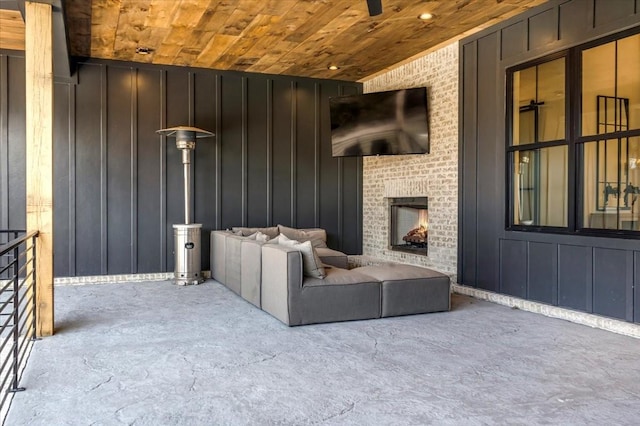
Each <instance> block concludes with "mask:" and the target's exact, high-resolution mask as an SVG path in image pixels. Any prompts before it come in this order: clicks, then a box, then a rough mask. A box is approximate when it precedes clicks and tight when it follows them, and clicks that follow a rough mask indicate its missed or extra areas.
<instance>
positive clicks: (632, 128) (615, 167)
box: [577, 34, 640, 231]
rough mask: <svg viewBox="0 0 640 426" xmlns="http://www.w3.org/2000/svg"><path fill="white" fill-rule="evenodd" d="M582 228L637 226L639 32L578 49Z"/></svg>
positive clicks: (639, 183) (633, 228)
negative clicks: (580, 72)
mask: <svg viewBox="0 0 640 426" xmlns="http://www.w3.org/2000/svg"><path fill="white" fill-rule="evenodd" d="M579 60H580V63H581V69H582V78H581V87H580V89H581V94H582V99H581V101H582V102H581V108H580V110H581V115H580V121H581V125H580V130H581V135H580V137H579V139H578V145H577V148H578V152H579V155H578V160H579V161H580V166H581V170H582V175H581V176H580V182H581V186H580V193H579V196H580V200H581V202H580V206H579V207H581V210H582V215H581V216H580V217H579V221H578V225H579V226H580V227H581V228H582V229H585V230H586V229H599V230H615V231H640V203H638V202H637V201H638V195H639V194H640V162H639V161H638V160H639V159H640V138H639V137H638V136H640V73H638V70H639V69H640V34H635V35H631V36H626V37H623V38H620V39H617V40H613V41H608V42H606V43H602V44H599V45H596V46H590V47H588V48H585V49H582V50H581V51H580V56H579Z"/></svg>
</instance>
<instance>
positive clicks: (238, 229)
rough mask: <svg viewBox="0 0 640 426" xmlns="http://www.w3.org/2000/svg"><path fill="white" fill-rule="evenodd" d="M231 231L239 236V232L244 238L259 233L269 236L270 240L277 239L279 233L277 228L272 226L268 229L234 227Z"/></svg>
mask: <svg viewBox="0 0 640 426" xmlns="http://www.w3.org/2000/svg"><path fill="white" fill-rule="evenodd" d="M231 230H232V231H233V232H234V233H235V234H236V235H238V234H237V233H238V232H239V233H240V235H242V236H243V237H248V236H249V235H251V234H255V233H256V232H258V231H260V232H262V233H263V234H267V235H268V236H269V238H273V237H276V236H277V235H278V233H279V231H278V227H277V226H270V227H268V228H243V227H240V226H234V227H233V228H231Z"/></svg>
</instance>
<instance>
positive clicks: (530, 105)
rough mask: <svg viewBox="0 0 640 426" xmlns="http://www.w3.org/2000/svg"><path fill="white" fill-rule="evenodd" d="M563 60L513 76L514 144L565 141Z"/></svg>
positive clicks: (519, 72)
mask: <svg viewBox="0 0 640 426" xmlns="http://www.w3.org/2000/svg"><path fill="white" fill-rule="evenodd" d="M564 70H565V59H564V58H560V59H556V60H554V61H550V62H545V63H544V64H540V65H536V66H533V67H531V68H527V69H524V70H521V71H517V72H515V73H514V74H513V126H512V128H513V135H512V141H513V142H512V143H513V145H523V144H528V143H535V142H545V141H555V140H562V139H564V138H565V136H564V135H565V132H564V126H565V125H564V121H565V116H564V115H565V114H564V113H565V93H564V87H565V83H564V80H565V77H564V74H565V73H564Z"/></svg>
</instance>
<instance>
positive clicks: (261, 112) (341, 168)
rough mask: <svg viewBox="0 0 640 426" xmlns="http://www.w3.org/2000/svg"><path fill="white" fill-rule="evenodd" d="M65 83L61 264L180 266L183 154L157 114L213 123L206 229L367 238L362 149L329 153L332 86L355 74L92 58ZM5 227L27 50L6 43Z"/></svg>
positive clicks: (58, 149)
mask: <svg viewBox="0 0 640 426" xmlns="http://www.w3.org/2000/svg"><path fill="white" fill-rule="evenodd" d="M77 69H78V71H77V73H76V75H75V76H74V78H75V81H73V82H59V83H56V84H55V94H54V95H55V98H54V103H55V108H54V109H55V123H54V179H55V184H54V197H55V198H54V200H55V201H54V204H55V215H54V222H55V223H54V232H55V259H54V261H55V275H56V276H83V275H100V274H110V275H112V274H130V273H149V272H161V271H171V270H172V269H173V254H172V253H173V228H172V224H174V223H183V222H184V216H183V213H184V208H183V206H184V202H183V189H182V163H181V154H180V151H179V150H177V149H176V148H175V139H173V138H169V139H168V140H167V139H166V138H164V137H160V136H158V135H157V134H156V133H155V131H156V130H157V129H160V128H165V127H172V126H177V125H182V124H188V125H193V126H197V127H201V128H203V129H207V130H210V131H212V132H215V133H216V137H215V138H209V139H199V140H198V142H197V144H196V149H195V152H194V153H193V154H192V159H193V167H192V169H193V174H194V176H193V179H192V182H193V188H192V191H193V194H194V196H193V203H194V206H193V212H194V213H193V214H194V221H195V222H196V223H202V224H203V232H202V235H203V241H202V267H203V269H209V231H210V230H212V229H225V228H229V227H232V226H267V225H276V224H279V223H280V224H283V225H287V226H294V227H299V228H305V227H322V228H325V229H327V232H328V238H329V245H330V246H331V247H334V248H337V249H341V250H343V251H345V252H347V253H353V254H356V253H360V252H361V250H362V235H361V233H362V231H361V223H360V222H361V216H362V202H361V200H362V190H361V188H362V161H361V159H357V158H343V159H337V158H333V157H332V156H331V142H330V134H329V131H330V123H329V114H328V113H329V107H328V100H329V97H330V96H336V95H340V94H353V93H360V92H361V91H362V86H361V84H359V83H350V82H340V81H332V80H313V79H304V78H294V77H284V76H268V75H260V74H248V73H234V72H218V71H213V70H205V69H187V68H178V67H160V66H144V65H142V66H141V65H139V64H129V63H119V62H113V61H97V60H95V61H94V60H88V61H84V62H81V63H79V64H78V67H77ZM0 159H1V161H2V164H0V229H7V228H23V227H24V223H25V211H24V209H25V207H24V205H25V195H24V194H25V183H24V180H25V174H24V173H25V172H24V170H25V161H24V59H23V58H22V57H20V52H5V53H4V54H1V55H0Z"/></svg>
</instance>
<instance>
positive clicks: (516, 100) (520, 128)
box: [507, 54, 569, 228]
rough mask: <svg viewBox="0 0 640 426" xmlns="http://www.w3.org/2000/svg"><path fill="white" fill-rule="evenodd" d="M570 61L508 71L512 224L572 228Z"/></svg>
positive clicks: (553, 60)
mask: <svg viewBox="0 0 640 426" xmlns="http://www.w3.org/2000/svg"><path fill="white" fill-rule="evenodd" d="M567 64H568V60H567V57H566V55H565V54H562V55H560V56H558V55H556V56H555V57H552V58H549V59H546V60H543V61H539V62H537V63H533V64H527V65H525V66H523V67H519V68H515V69H512V70H510V72H509V74H508V75H509V80H508V81H509V82H510V91H509V93H511V97H510V99H509V102H508V104H509V106H510V108H509V109H510V111H511V114H510V120H509V124H510V126H509V130H508V133H509V136H510V138H509V146H508V147H507V151H508V152H507V158H508V159H509V164H510V167H509V172H508V175H509V183H510V186H509V187H510V197H509V199H510V202H509V206H508V207H509V209H508V211H509V225H511V226H525V227H555V228H566V227H567V226H568V223H567V218H568V214H567V209H568V200H569V193H568V181H567V177H568V175H569V174H568V167H569V158H568V153H569V149H568V146H569V140H568V138H567V133H568V131H567V123H566V120H565V117H566V115H567V113H566V111H567V99H566V92H567V90H566V81H567V79H566V73H567Z"/></svg>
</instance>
